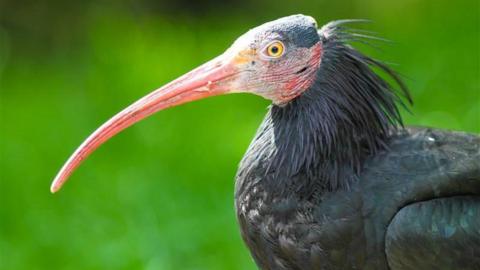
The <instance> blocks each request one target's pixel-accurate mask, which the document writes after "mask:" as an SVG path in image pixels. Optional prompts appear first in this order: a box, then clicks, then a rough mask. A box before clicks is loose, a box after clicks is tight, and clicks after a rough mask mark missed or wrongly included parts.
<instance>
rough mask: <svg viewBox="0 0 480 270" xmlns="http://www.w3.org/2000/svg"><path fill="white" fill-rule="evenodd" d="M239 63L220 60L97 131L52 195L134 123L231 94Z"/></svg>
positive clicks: (143, 100)
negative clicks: (80, 166)
mask: <svg viewBox="0 0 480 270" xmlns="http://www.w3.org/2000/svg"><path fill="white" fill-rule="evenodd" d="M225 60H227V61H225ZM238 60H239V59H238V58H237V59H236V58H233V59H225V57H224V56H220V57H217V58H215V59H213V60H211V61H209V62H207V63H205V64H203V65H202V66H200V67H198V68H196V69H194V70H192V71H190V72H188V73H187V74H185V75H183V76H181V77H180V78H178V79H176V80H174V81H172V82H170V83H169V84H167V85H165V86H163V87H161V88H159V89H157V90H155V91H153V92H151V93H150V94H148V95H146V96H145V97H143V98H141V99H140V100H138V101H137V102H135V103H133V104H132V105H130V106H128V107H127V108H126V109H124V110H122V111H121V112H119V113H118V114H116V115H115V116H113V117H112V118H111V119H110V120H108V121H107V122H106V123H104V124H103V125H102V126H100V127H99V128H98V129H97V130H95V132H93V133H92V134H91V135H90V136H89V137H88V138H87V139H86V140H85V141H84V142H83V143H82V144H81V145H80V146H79V147H78V148H77V150H76V151H75V152H74V153H73V154H72V155H71V156H70V158H69V159H68V161H67V162H66V163H65V164H64V165H63V167H62V169H61V170H60V172H58V174H57V176H56V177H55V180H54V181H53V183H52V185H51V187H50V190H51V192H52V193H53V192H56V191H58V190H59V189H60V188H61V187H62V185H63V184H64V183H65V182H66V181H67V179H68V177H69V176H70V175H71V174H72V172H73V171H74V170H75V169H76V168H77V167H78V166H79V165H80V164H81V163H82V161H83V160H85V159H86V158H87V157H88V156H89V155H90V154H91V153H92V152H93V151H95V149H97V148H98V147H99V146H100V145H102V144H103V143H104V142H106V141H107V140H108V139H110V138H111V137H113V136H114V135H116V134H117V133H119V132H120V131H122V130H124V129H126V128H127V127H129V126H131V125H133V124H134V123H136V122H138V121H140V120H142V119H143V118H145V117H147V116H149V115H151V114H153V113H155V112H157V111H160V110H163V109H166V108H169V107H173V106H176V105H180V104H183V103H186V102H190V101H194V100H198V99H202V98H206V97H209V96H215V95H221V94H225V93H228V92H230V91H231V90H230V89H231V86H232V82H233V81H234V80H235V78H236V77H237V74H238V73H239V72H238V69H237V68H236V66H235V64H236V63H238Z"/></svg>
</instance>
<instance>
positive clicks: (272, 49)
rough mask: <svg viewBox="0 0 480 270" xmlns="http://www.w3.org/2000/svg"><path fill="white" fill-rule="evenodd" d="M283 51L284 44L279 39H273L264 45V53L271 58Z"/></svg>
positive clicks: (278, 55) (276, 56)
mask: <svg viewBox="0 0 480 270" xmlns="http://www.w3.org/2000/svg"><path fill="white" fill-rule="evenodd" d="M284 51H285V45H283V43H282V42H281V41H274V42H272V43H270V44H269V45H268V46H267V47H266V49H265V54H266V55H267V56H268V57H271V58H278V57H280V56H282V55H283V52H284Z"/></svg>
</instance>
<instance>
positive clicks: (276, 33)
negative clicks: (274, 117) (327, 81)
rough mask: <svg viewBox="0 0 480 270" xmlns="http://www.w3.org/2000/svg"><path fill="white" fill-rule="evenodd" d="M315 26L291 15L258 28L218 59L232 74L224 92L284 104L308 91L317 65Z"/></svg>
mask: <svg viewBox="0 0 480 270" xmlns="http://www.w3.org/2000/svg"><path fill="white" fill-rule="evenodd" d="M321 54H322V47H321V44H320V38H319V35H318V29H317V23H316V22H315V20H314V19H313V18H312V17H310V16H304V15H293V16H289V17H284V18H281V19H278V20H275V21H272V22H268V23H265V24H263V25H260V26H258V27H256V28H254V29H252V30H250V31H248V32H247V33H245V34H244V35H242V36H241V37H240V38H238V39H237V40H236V41H235V42H234V43H233V45H232V46H231V47H230V48H229V49H228V50H227V51H226V52H225V53H224V54H223V55H222V56H220V57H219V60H220V62H221V63H223V64H224V65H225V66H226V67H229V68H231V70H232V73H233V74H234V75H233V77H232V80H231V84H229V85H228V84H227V85H226V86H227V89H224V90H225V91H227V92H248V93H252V94H256V95H260V96H262V97H264V98H266V99H270V100H272V102H273V103H274V104H284V103H287V102H288V101H290V100H292V99H293V98H295V97H297V96H298V95H300V94H301V93H302V92H303V91H305V90H307V89H308V88H309V87H310V85H311V84H312V82H313V81H314V79H315V75H316V70H317V69H318V67H319V65H320V60H321Z"/></svg>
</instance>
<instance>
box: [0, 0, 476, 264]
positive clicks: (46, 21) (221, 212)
mask: <svg viewBox="0 0 480 270" xmlns="http://www.w3.org/2000/svg"><path fill="white" fill-rule="evenodd" d="M294 13H304V14H308V15H312V16H314V17H315V18H316V19H317V21H318V22H319V24H324V23H326V22H328V21H329V20H333V19H344V18H367V19H371V20H373V21H374V23H372V24H369V25H366V26H362V27H364V28H367V29H369V30H373V31H376V32H378V33H379V35H381V36H383V37H386V38H388V39H391V40H393V41H395V43H393V44H392V45H388V44H386V45H385V46H383V50H382V51H375V50H373V49H371V48H365V47H362V49H364V50H367V51H368V52H369V53H371V54H372V55H373V56H375V57H377V58H380V59H383V60H386V61H389V62H394V63H397V66H396V69H397V70H399V71H400V72H401V73H402V74H403V75H404V76H405V77H406V78H407V84H408V85H409V86H410V88H411V91H412V93H413V96H414V99H415V106H414V107H413V109H412V114H408V113H404V117H405V122H406V123H407V124H415V125H416V124H419V125H429V126H436V127H442V128H448V129H456V130H465V131H470V132H479V131H480V126H479V117H480V111H479V109H480V96H479V95H480V93H479V92H480V91H479V85H480V84H479V79H480V71H479V61H480V56H479V48H480V44H479V40H480V37H479V25H480V22H479V2H478V1H475V0H472V1H455V2H452V1H447V0H442V1H438V0H431V1H419V0H407V1H383V0H363V1H360V0H350V1H333V0H328V1H325V0H321V1H311V2H304V1H291V2H283V1H282V2H279V1H274V0H267V1H255V0H244V1H239V0H228V1H226V0H224V1H222V3H216V2H215V1H203V2H201V1H193V0H181V1H171V2H167V1H153V0H150V1H133V0H132V1H128V0H122V1H78V2H73V1H60V0H58V1H34V0H30V1H18V0H17V1H14V0H12V1H5V0H2V1H0V95H1V96H0V98H1V99H0V102H1V103H0V114H1V115H0V117H1V119H0V121H1V122H0V124H1V126H0V136H1V137H0V150H1V151H0V154H1V156H0V158H1V160H0V173H1V174H0V176H1V179H0V180H1V181H0V269H233V270H235V269H254V268H255V267H254V264H253V262H252V260H251V259H250V256H249V254H248V251H247V249H246V248H245V247H244V245H243V243H242V241H241V238H240V235H239V232H238V229H237V224H236V219H235V214H234V206H233V185H234V181H233V178H234V175H235V171H236V167H237V164H238V162H239V160H240V159H241V157H242V155H243V153H244V151H245V149H246V147H247V146H248V144H249V142H250V140H251V138H252V136H253V134H254V132H255V130H256V128H257V126H258V125H259V123H260V121H261V119H262V118H263V115H264V113H265V111H266V109H265V108H266V107H267V105H268V104H269V102H268V101H266V100H262V99H261V98H259V97H256V96H249V95H230V96H223V97H215V98H211V99H207V100H202V101H198V102H195V103H192V104H187V105H184V106H181V107H177V108H173V109H170V110H167V111H164V112H161V113H159V114H157V115H155V116H153V117H151V118H149V119H147V120H146V121H143V122H141V123H139V124H137V125H136V126H134V127H133V128H130V129H128V130H127V131H126V132H123V133H122V134H121V135H119V136H117V137H115V138H114V139H112V140H111V141H110V142H108V143H107V144H106V145H105V146H103V147H101V149H99V150H98V151H97V152H96V153H95V154H94V155H93V156H92V157H91V158H90V159H89V160H88V161H86V162H85V163H84V164H83V166H82V167H80V169H79V170H78V171H77V172H76V173H75V174H74V175H73V177H72V178H71V181H70V182H69V183H68V184H67V185H66V186H65V188H64V189H63V190H62V191H61V192H60V193H58V194H56V195H52V194H50V192H49V185H50V181H51V180H52V178H53V177H54V175H55V174H56V172H57V170H58V169H59V168H60V167H61V165H62V164H63V162H64V161H65V160H66V158H67V157H68V156H69V155H70V154H71V152H72V151H73V150H74V149H75V148H76V147H77V146H78V145H79V144H80V142H81V141H82V140H83V139H84V138H85V137H86V136H87V135H89V134H90V132H92V131H93V130H94V129H95V128H96V127H98V126H99V125H100V124H101V123H103V122H104V121H105V120H106V119H108V118H109V117H110V116H112V115H113V114H114V113H116V112H118V111H119V110H120V109H122V108H123V107H124V106H126V105H128V104H130V103H131V102H132V101H134V100H136V99H137V98H139V97H141V96H143V95H144V94H146V93H148V92H149V91H150V90H153V89H155V88H157V87H158V86H161V85H163V84H164V83H166V82H168V81H170V80H172V79H174V78H176V77H177V76H179V75H181V74H183V73H184V72H186V71H188V70H190V69H191V68H193V67H195V66H197V65H199V64H201V63H203V62H204V61H206V60H208V59H211V58H213V57H214V56H216V55H218V54H220V53H221V52H222V51H223V50H224V49H225V48H227V47H228V46H229V45H230V44H231V42H232V41H233V40H234V39H235V38H236V37H238V36H239V35H241V34H242V33H243V32H245V31H246V30H248V29H249V28H252V27H254V26H256V25H258V24H260V23H263V22H265V21H269V20H272V19H276V18H278V17H281V16H284V15H290V14H294Z"/></svg>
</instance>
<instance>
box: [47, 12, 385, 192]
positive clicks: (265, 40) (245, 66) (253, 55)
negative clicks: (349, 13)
mask: <svg viewBox="0 0 480 270" xmlns="http://www.w3.org/2000/svg"><path fill="white" fill-rule="evenodd" d="M334 26H335V24H328V25H327V26H325V27H324V28H322V29H321V30H318V29H317V23H316V22H315V20H314V19H313V18H312V17H310V16H304V15H293V16H288V17H284V18H281V19H278V20H275V21H271V22H268V23H265V24H263V25H260V26H258V27H256V28H253V29H251V30H250V31H248V32H247V33H245V34H244V35H242V36H241V37H240V38H238V39H237V40H236V41H235V42H234V43H233V44H232V46H231V47H230V48H228V49H227V50H226V51H225V52H224V53H223V54H221V55H220V56H218V57H216V58H214V59H212V60H210V61H209V62H207V63H205V64H203V65H201V66H200V67H197V68H196V69H194V70H192V71H190V72H188V73H187V74H185V75H183V76H181V77H179V78H178V79H176V80H174V81H172V82H170V83H168V84H166V85H165V86H163V87H161V88H159V89H157V90H155V91H153V92H151V93H150V94H148V95H146V96H145V97H143V98H141V99H139V100H138V101H136V102H135V103H133V104H132V105H130V106H129V107H127V108H125V109H124V110H122V111H121V112H119V113H118V114H116V115H115V116H113V117H112V118H111V119H110V120H108V121H107V122H106V123H104V124H103V125H102V126H100V127H99V128H98V129H97V130H96V131H95V132H93V134H92V135H90V136H89V137H88V138H87V139H86V140H85V141H84V142H83V143H82V144H81V145H80V146H79V147H78V148H77V150H76V151H75V152H74V153H73V154H72V155H71V157H70V158H69V159H68V161H67V162H66V163H65V164H64V166H63V167H62V169H61V170H60V172H59V173H58V174H57V176H56V178H55V180H54V182H53V183H52V186H51V191H52V192H56V191H57V190H58V189H60V187H61V186H62V184H63V183H64V182H65V181H66V180H67V178H68V177H69V176H70V174H71V173H72V172H73V170H75V169H76V168H77V167H78V166H79V165H80V163H81V162H82V161H83V160H84V159H85V158H87V157H88V156H89V155H90V154H91V153H92V152H93V151H94V150H95V149H96V148H98V147H99V146H100V145H101V144H103V143H104V142H105V141H107V140H108V139H109V138H111V137H112V136H114V135H115V134H117V133H119V132H120V131H122V130H124V129H125V128H127V127H129V126H131V125H132V124H134V123H136V122H138V121H140V120H142V119H144V118H145V117H147V116H149V115H152V114H153V113H155V112H157V111H160V110H163V109H166V108H169V107H172V106H177V105H180V104H183V103H187V102H190V101H194V100H198V99H202V98H206V97H210V96H216V95H222V94H228V93H239V92H244V93H245V92H246V93H252V94H256V95H259V96H262V97H264V98H266V99H270V100H271V101H272V103H273V104H275V105H278V106H282V107H283V106H286V105H288V104H289V103H292V102H294V101H295V100H296V99H297V97H299V96H300V95H302V94H304V93H308V92H311V91H308V90H309V89H311V88H312V85H313V84H314V83H316V81H318V78H320V77H325V76H327V75H325V74H327V71H328V70H329V69H331V68H321V66H323V65H324V62H331V61H330V59H331V57H330V56H329V55H332V54H334V50H333V49H329V50H326V47H332V48H337V47H338V46H336V45H335V44H334V43H332V42H330V43H328V44H327V43H325V41H326V37H327V36H328V35H330V34H331V33H330V32H331V30H332V27H334ZM332 33H333V32H332ZM326 52H328V55H327V56H325V55H326V54H327V53H326ZM353 57H356V56H353ZM356 58H358V57H356ZM365 59H367V58H365ZM367 60H368V59H367ZM367 60H366V61H365V62H368V61H367ZM363 64H365V63H363ZM365 65H367V64H365ZM327 66H333V69H334V70H336V68H335V66H334V65H333V64H330V65H327ZM323 69H325V72H324V73H325V74H323V75H322V74H321V73H322V72H319V71H320V70H323ZM355 76H356V75H355ZM327 77H330V76H329V75H328V76H327ZM368 79H371V78H368ZM330 81H331V82H334V83H338V82H337V80H336V79H335V78H331V79H330ZM345 85H346V84H345ZM355 85H357V84H355ZM355 85H352V87H355ZM357 86H358V85H357ZM344 88H345V87H344ZM380 88H385V87H383V86H382V85H380ZM345 89H347V90H348V88H345ZM360 90H361V89H360ZM374 90H375V89H374ZM381 91H383V90H381ZM339 93H340V92H339ZM337 96H339V97H341V95H340V94H338V95H337ZM343 96H345V97H347V96H351V97H354V98H355V95H352V94H351V93H346V94H345V95H343ZM362 96H365V95H363V94H360V95H359V98H362ZM379 97H380V98H382V96H381V95H379ZM354 102H358V101H356V100H355V101H354ZM367 103H368V102H367ZM367 103H364V104H367ZM339 104H347V103H346V102H343V101H340V102H339ZM367 105H368V104H367ZM382 106H383V107H388V106H389V104H387V106H384V105H382ZM380 110H381V109H380Z"/></svg>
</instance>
